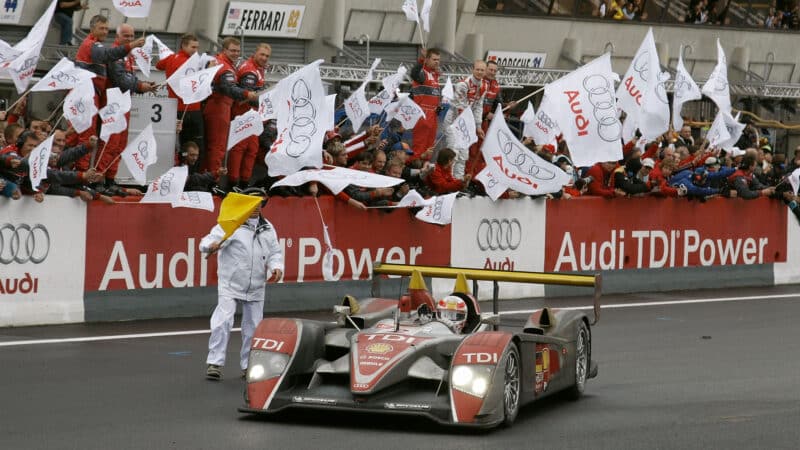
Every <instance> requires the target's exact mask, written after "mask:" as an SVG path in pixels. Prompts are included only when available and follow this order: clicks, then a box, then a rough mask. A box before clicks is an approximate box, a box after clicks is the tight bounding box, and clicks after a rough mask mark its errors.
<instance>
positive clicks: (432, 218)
mask: <svg viewBox="0 0 800 450" xmlns="http://www.w3.org/2000/svg"><path fill="white" fill-rule="evenodd" d="M457 195H458V192H453V193H452V194H447V195H440V196H437V197H433V203H432V204H430V205H428V206H426V207H424V208H422V209H421V210H419V212H417V214H416V218H417V219H419V220H421V221H423V222H428V223H435V224H437V225H447V224H449V223H451V222H453V205H455V203H456V196H457Z"/></svg>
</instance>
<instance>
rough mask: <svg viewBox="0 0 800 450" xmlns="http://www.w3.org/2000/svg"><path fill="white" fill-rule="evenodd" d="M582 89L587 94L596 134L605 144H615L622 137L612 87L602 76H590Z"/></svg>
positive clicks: (585, 80) (584, 81)
mask: <svg viewBox="0 0 800 450" xmlns="http://www.w3.org/2000/svg"><path fill="white" fill-rule="evenodd" d="M583 87H584V88H585V89H586V92H588V93H589V103H591V104H592V107H593V109H594V111H593V112H592V114H593V115H594V118H595V119H597V134H598V135H600V138H601V139H603V140H604V141H606V142H617V141H619V139H620V137H621V136H622V124H620V123H619V118H618V117H617V102H616V97H615V95H614V90H613V89H612V88H613V86H610V85H609V83H608V80H607V79H606V78H605V77H604V76H602V75H592V76H589V77H587V78H585V79H584V80H583Z"/></svg>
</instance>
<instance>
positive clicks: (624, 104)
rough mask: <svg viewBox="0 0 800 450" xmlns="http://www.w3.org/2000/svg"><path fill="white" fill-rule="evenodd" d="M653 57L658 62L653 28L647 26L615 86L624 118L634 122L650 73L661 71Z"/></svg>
mask: <svg viewBox="0 0 800 450" xmlns="http://www.w3.org/2000/svg"><path fill="white" fill-rule="evenodd" d="M654 59H655V61H656V63H658V55H657V54H656V41H655V40H654V39H653V29H652V28H649V29H648V30H647V34H646V35H645V36H644V39H643V40H642V43H641V44H640V45H639V49H638V50H637V51H636V55H634V57H633V60H632V61H631V64H630V66H628V70H627V71H626V72H625V76H624V77H622V82H621V83H620V84H619V87H617V101H618V106H619V108H620V109H621V110H623V111H625V113H626V114H627V115H628V118H627V119H625V120H628V121H629V120H631V119H633V120H634V122H636V123H638V122H639V115H640V112H641V108H642V102H643V100H644V94H645V92H646V91H647V84H648V83H649V82H650V81H649V80H650V79H651V77H650V75H651V74H658V73H660V72H661V70H660V69H659V67H658V66H655V67H654V66H653V60H654ZM634 131H635V130H634ZM629 137H630V136H625V139H626V140H627V139H628V138H629Z"/></svg>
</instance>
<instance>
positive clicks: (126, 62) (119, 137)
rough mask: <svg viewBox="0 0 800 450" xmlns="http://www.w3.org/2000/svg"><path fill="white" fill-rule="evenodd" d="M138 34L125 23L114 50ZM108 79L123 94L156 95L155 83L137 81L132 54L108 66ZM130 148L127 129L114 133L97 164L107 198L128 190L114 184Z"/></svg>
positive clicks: (118, 29)
mask: <svg viewBox="0 0 800 450" xmlns="http://www.w3.org/2000/svg"><path fill="white" fill-rule="evenodd" d="M135 37H136V34H135V30H134V29H133V26H131V25H129V24H126V23H124V24H122V25H119V26H118V27H117V38H116V40H115V41H114V45H113V47H123V46H125V45H128V44H130V43H131V42H133V40H134V39H135ZM108 78H109V81H110V82H111V85H112V86H113V87H118V88H119V89H120V90H121V91H122V92H125V91H130V92H131V94H143V93H145V92H153V91H154V90H156V87H155V83H153V82H150V81H140V80H139V79H138V78H136V72H135V62H134V60H133V55H130V54H128V55H127V56H125V57H124V58H122V59H118V60H116V61H114V62H112V63H110V64H109V65H108ZM125 120H126V121H127V122H128V124H130V123H131V113H130V112H127V113H125ZM127 145H128V130H127V129H125V130H123V131H121V132H119V133H115V134H112V135H111V136H110V137H109V138H108V143H107V144H106V146H105V151H104V152H103V155H102V156H101V157H100V161H98V162H97V171H98V172H101V173H104V174H105V178H106V182H105V191H106V194H107V195H121V196H125V195H127V194H128V193H129V191H126V190H123V189H122V188H120V187H118V186H117V185H116V184H115V183H114V179H115V178H116V176H117V169H118V168H119V163H120V161H121V159H120V158H118V156H119V155H120V153H122V151H123V150H125V146H127ZM130 192H133V193H138V192H139V191H137V190H135V189H133V190H131V191H130Z"/></svg>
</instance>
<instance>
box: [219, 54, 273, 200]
mask: <svg viewBox="0 0 800 450" xmlns="http://www.w3.org/2000/svg"><path fill="white" fill-rule="evenodd" d="M271 54H272V47H270V45H269V44H258V47H256V51H255V52H254V53H253V56H251V57H250V59H248V60H247V61H245V62H244V63H242V65H241V66H239V70H238V71H237V72H236V76H237V77H238V78H239V87H240V88H242V89H246V90H248V91H258V90H261V89H262V88H263V87H264V69H266V67H267V62H269V57H270V55H271ZM257 107H258V103H256V104H255V105H251V104H250V103H249V102H239V103H236V104H234V105H233V116H234V117H236V116H240V115H242V114H244V113H246V112H247V111H248V110H250V109H255V108H257ZM257 154H258V136H250V137H248V138H245V139H244V140H243V141H241V142H239V143H238V144H236V145H235V146H234V147H233V148H232V149H230V153H229V154H228V183H229V184H230V186H231V187H234V186H237V185H238V187H239V188H240V189H245V188H247V186H248V185H249V184H250V177H251V176H252V175H253V165H255V163H256V155H257Z"/></svg>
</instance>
